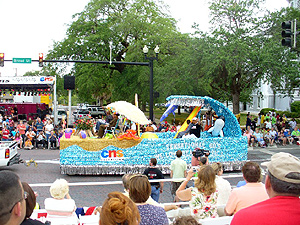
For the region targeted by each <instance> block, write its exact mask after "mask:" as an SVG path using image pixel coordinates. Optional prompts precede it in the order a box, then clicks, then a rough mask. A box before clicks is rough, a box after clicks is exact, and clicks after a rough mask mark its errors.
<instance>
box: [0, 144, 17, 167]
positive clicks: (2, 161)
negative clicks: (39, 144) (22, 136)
mask: <svg viewBox="0 0 300 225" xmlns="http://www.w3.org/2000/svg"><path fill="white" fill-rule="evenodd" d="M20 162H22V160H21V159H20V154H18V150H17V142H15V141H2V142H1V143H0V166H11V165H13V164H19V163H20Z"/></svg>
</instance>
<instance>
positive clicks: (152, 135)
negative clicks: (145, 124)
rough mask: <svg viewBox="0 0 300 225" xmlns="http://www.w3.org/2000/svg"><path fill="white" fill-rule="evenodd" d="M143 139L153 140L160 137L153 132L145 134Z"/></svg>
mask: <svg viewBox="0 0 300 225" xmlns="http://www.w3.org/2000/svg"><path fill="white" fill-rule="evenodd" d="M141 138H142V139H144V138H145V139H151V138H158V136H157V135H156V134H155V133H152V132H145V133H143V134H142V136H141Z"/></svg>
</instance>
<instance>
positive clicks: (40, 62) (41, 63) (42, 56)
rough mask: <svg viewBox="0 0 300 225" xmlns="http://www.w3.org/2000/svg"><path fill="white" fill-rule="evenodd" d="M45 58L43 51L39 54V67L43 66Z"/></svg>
mask: <svg viewBox="0 0 300 225" xmlns="http://www.w3.org/2000/svg"><path fill="white" fill-rule="evenodd" d="M43 60H44V55H43V53H40V54H39V67H43V66H44V65H43Z"/></svg>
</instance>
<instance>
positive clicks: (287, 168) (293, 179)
mask: <svg viewBox="0 0 300 225" xmlns="http://www.w3.org/2000/svg"><path fill="white" fill-rule="evenodd" d="M262 166H266V167H267V168H268V171H269V172H270V173H271V174H272V175H273V176H274V177H276V178H277V179H279V180H282V181H285V182H288V183H295V184H300V160H299V159H298V158H297V157H295V156H293V155H291V154H289V153H285V152H279V153H276V154H275V155H273V156H272V157H271V161H270V162H264V163H262Z"/></svg>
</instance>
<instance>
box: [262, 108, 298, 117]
mask: <svg viewBox="0 0 300 225" xmlns="http://www.w3.org/2000/svg"><path fill="white" fill-rule="evenodd" d="M268 112H276V113H277V114H279V115H280V116H283V114H284V115H285V116H286V117H287V118H298V117H300V113H299V112H289V111H277V110H275V109H272V108H264V109H261V110H260V113H263V114H264V115H266V114H267V113H268Z"/></svg>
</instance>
